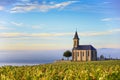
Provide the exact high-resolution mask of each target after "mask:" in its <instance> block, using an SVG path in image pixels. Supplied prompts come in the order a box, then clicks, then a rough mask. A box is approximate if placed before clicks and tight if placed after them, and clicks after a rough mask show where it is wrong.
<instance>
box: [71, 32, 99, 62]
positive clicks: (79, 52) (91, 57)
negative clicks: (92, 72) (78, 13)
mask: <svg viewBox="0 0 120 80" xmlns="http://www.w3.org/2000/svg"><path fill="white" fill-rule="evenodd" d="M96 60H97V50H96V49H95V48H94V47H93V46H92V45H79V37H78V33H77V31H76V32H75V35H74V38H73V49H72V61H96Z"/></svg>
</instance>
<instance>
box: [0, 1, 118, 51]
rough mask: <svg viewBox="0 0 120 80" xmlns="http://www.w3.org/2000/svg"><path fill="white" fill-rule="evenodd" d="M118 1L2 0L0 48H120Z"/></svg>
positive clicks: (0, 6)
mask: <svg viewBox="0 0 120 80" xmlns="http://www.w3.org/2000/svg"><path fill="white" fill-rule="evenodd" d="M119 3H120V1H118V0H0V50H58V49H71V48H72V46H73V41H72V39H73V36H74V33H75V31H76V28H77V31H78V34H79V37H80V44H85V45H87V44H91V45H93V46H94V47H96V48H120V45H119V44H120V37H119V35H120V26H119V25H120V15H119V8H120V6H119V5H118V4H119Z"/></svg>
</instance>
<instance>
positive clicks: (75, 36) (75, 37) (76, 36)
mask: <svg viewBox="0 0 120 80" xmlns="http://www.w3.org/2000/svg"><path fill="white" fill-rule="evenodd" d="M73 39H79V37H78V34H77V31H76V32H75V35H74V38H73Z"/></svg>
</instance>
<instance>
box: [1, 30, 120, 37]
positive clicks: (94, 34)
mask: <svg viewBox="0 0 120 80" xmlns="http://www.w3.org/2000/svg"><path fill="white" fill-rule="evenodd" d="M116 32H120V29H113V30H108V31H104V32H83V33H79V35H80V36H102V35H110V34H114V33H116ZM73 35H74V33H0V37H1V38H21V37H37V38H39V37H60V36H73Z"/></svg>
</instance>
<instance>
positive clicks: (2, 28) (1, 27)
mask: <svg viewBox="0 0 120 80" xmlns="http://www.w3.org/2000/svg"><path fill="white" fill-rule="evenodd" d="M5 29H9V28H7V27H4V26H0V30H5Z"/></svg>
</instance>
